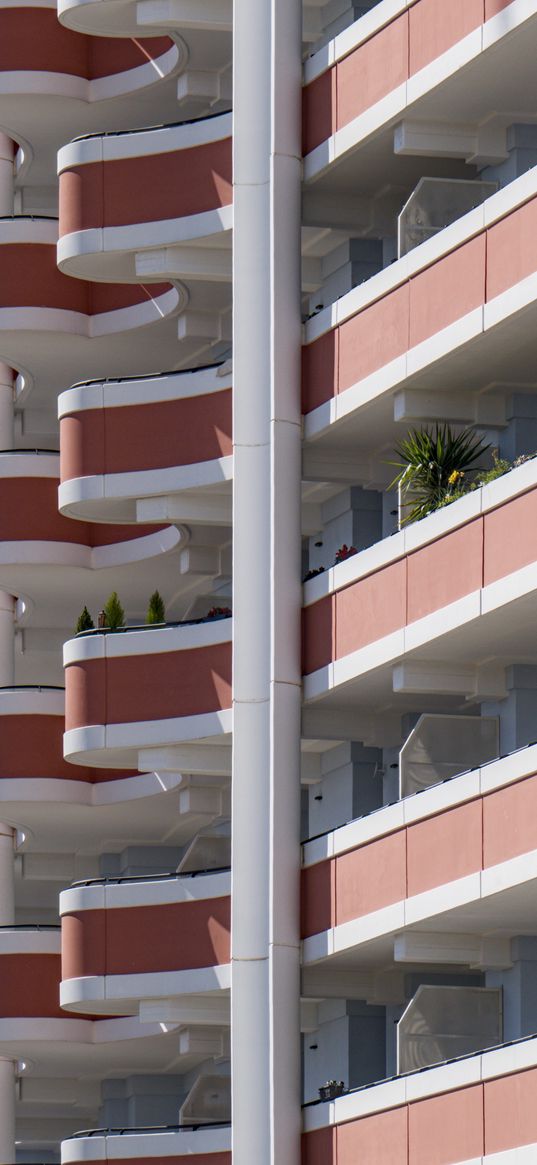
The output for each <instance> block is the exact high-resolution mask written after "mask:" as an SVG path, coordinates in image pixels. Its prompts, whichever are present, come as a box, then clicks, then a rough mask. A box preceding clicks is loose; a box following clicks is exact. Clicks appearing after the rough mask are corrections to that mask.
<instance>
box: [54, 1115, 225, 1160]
mask: <svg viewBox="0 0 537 1165" xmlns="http://www.w3.org/2000/svg"><path fill="white" fill-rule="evenodd" d="M126 1153H128V1154H129V1156H128V1160H129V1161H133V1162H134V1161H136V1162H140V1165H144V1163H145V1162H146V1161H147V1165H153V1162H154V1161H155V1160H156V1159H158V1161H159V1162H160V1161H163V1162H165V1161H168V1160H170V1162H172V1163H173V1162H176V1161H181V1160H182V1159H183V1157H185V1158H188V1160H189V1161H192V1163H193V1165H196V1162H197V1163H198V1165H231V1128H230V1126H229V1125H214V1126H213V1127H205V1128H204V1127H202V1126H199V1125H197V1126H196V1125H194V1126H189V1125H187V1126H183V1127H181V1128H180V1127H177V1128H175V1129H173V1128H172V1129H96V1130H95V1131H94V1132H87V1133H78V1134H77V1136H75V1137H71V1138H70V1140H68V1141H63V1143H62V1165H75V1162H79V1161H80V1162H82V1161H91V1162H94V1165H108V1163H109V1162H111V1161H124V1160H125V1154H126Z"/></svg>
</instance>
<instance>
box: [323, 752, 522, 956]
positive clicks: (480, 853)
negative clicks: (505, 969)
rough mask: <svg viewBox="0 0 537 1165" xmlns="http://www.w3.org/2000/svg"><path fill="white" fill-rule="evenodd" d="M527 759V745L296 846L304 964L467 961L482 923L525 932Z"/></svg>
mask: <svg viewBox="0 0 537 1165" xmlns="http://www.w3.org/2000/svg"><path fill="white" fill-rule="evenodd" d="M536 762H537V748H536V747H535V746H534V745H532V746H531V747H529V748H526V749H521V750H520V751H518V752H516V753H512V754H511V755H510V756H507V757H503V758H501V759H500V760H496V761H492V762H491V763H489V764H486V765H483V766H482V767H481V768H477V769H473V770H471V771H470V772H466V773H463V774H462V775H460V776H458V777H453V778H452V779H451V780H449V781H447V782H445V783H440V784H438V785H437V786H436V787H433V788H430V789H427V790H425V791H423V792H422V793H420V795H419V796H418V797H416V796H411V797H406V798H404V799H403V800H402V801H400V802H398V803H397V804H395V805H390V806H386V807H385V808H383V809H379V810H377V812H375V813H373V814H371V815H370V816H369V817H366V818H362V819H359V820H357V821H354V822H350V823H349V824H348V825H346V826H344V827H343V828H341V829H337V830H335V831H333V832H332V833H330V834H326V835H325V836H324V837H321V838H318V839H316V840H314V841H311V842H309V843H307V844H306V845H305V846H304V863H305V865H304V869H303V873H302V930H303V936H304V963H305V964H314V963H318V962H324V961H326V960H327V959H328V960H329V964H330V966H331V967H336V966H337V965H338V963H339V960H340V959H341V958H343V957H345V959H346V962H345V965H346V966H349V965H350V963H349V960H352V962H353V964H354V965H355V966H362V967H364V966H366V965H367V967H368V968H370V967H371V966H372V965H374V966H383V967H385V966H386V965H389V963H390V962H393V961H395V963H396V964H400V963H401V962H403V963H405V962H415V963H416V964H419V963H420V962H421V961H423V962H425V963H426V964H427V965H429V966H430V965H431V964H435V963H436V964H437V965H443V964H445V963H448V964H452V965H453V964H455V965H456V964H459V965H460V966H461V967H469V966H474V967H475V966H479V965H480V963H481V962H482V961H484V962H485V965H486V957H487V956H486V953H484V952H485V948H486V940H487V935H489V934H490V933H492V931H493V932H494V934H495V935H500V936H501V941H502V942H505V944H506V948H507V949H508V948H509V940H510V938H512V937H515V936H516V935H517V934H526V933H528V934H529V933H531V932H532V930H533V927H534V923H533V922H532V902H533V900H534V895H535V886H536V879H537V864H536V859H537V827H536V825H535V809H534V805H535V804H537V776H536V775H535V769H536ZM517 928H520V929H517ZM528 928H529V929H528ZM489 954H490V952H489ZM502 956H505V950H504V951H502ZM508 962H509V957H507V963H508Z"/></svg>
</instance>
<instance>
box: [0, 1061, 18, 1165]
mask: <svg viewBox="0 0 537 1165" xmlns="http://www.w3.org/2000/svg"><path fill="white" fill-rule="evenodd" d="M0 1161H1V1162H2V1165H14V1162H15V1065H14V1063H13V1061H12V1060H0Z"/></svg>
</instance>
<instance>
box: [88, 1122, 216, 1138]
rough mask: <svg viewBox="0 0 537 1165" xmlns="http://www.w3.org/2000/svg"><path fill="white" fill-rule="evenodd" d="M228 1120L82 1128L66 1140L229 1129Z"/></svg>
mask: <svg viewBox="0 0 537 1165" xmlns="http://www.w3.org/2000/svg"><path fill="white" fill-rule="evenodd" d="M230 1128H231V1122H230V1121H215V1122H214V1124H213V1123H212V1122H211V1121H207V1122H206V1123H205V1124H204V1123H200V1122H199V1121H198V1122H196V1124H186V1125H136V1126H135V1127H133V1128H130V1129H129V1128H125V1129H120V1128H118V1129H115V1128H110V1129H84V1130H83V1131H82V1132H80V1133H73V1134H72V1135H71V1136H70V1137H67V1138H66V1140H68V1141H77V1140H79V1139H80V1138H81V1137H128V1136H132V1135H135V1134H136V1133H141V1134H145V1133H182V1132H188V1131H190V1132H197V1131H198V1130H199V1129H230Z"/></svg>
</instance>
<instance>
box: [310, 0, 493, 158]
mask: <svg viewBox="0 0 537 1165" xmlns="http://www.w3.org/2000/svg"><path fill="white" fill-rule="evenodd" d="M509 3H511V0H449V4H447V3H446V0H415V2H414V3H413V4H411V6H410V7H409V9H408V11H406V12H403V13H401V14H400V15H399V16H396V17H395V19H394V20H392V21H391V23H390V24H387V25H385V26H384V28H381V29H379V31H378V32H376V33H374V35H373V36H371V37H370V38H369V40H367V41H364V42H363V43H362V44H360V45H358V46H357V47H356V48H355V49H354V50H353V51H352V52H351V53H349V54H348V56H346V57H343V58H342V59H341V60H340V61H338V62H337V63H336V64H335V65H334V66H333V67H332V68H331V69H328V70H326V72H324V73H321V75H320V76H319V77H317V78H316V79H315V80H314V81H312V82H311V83H310V84H309V85H306V87H305V88H304V91H303V118H302V121H303V138H302V149H303V153H304V154H308V153H309V152H310V151H311V150H313V149H315V147H316V146H318V145H320V144H321V142H324V141H326V140H327V139H328V138H329V137H330V136H331V135H332V134H333V133H335V132H336V131H337V130H338V129H341V128H342V127H343V126H345V125H348V124H349V122H351V121H353V119H354V118H355V117H358V116H359V115H360V114H361V113H364V112H365V111H366V110H367V109H370V108H371V107H372V106H373V105H375V104H376V103H377V101H380V100H381V99H382V98H383V97H386V96H387V95H388V94H389V93H393V91H394V90H395V89H397V88H398V86H399V85H403V84H404V83H405V81H407V80H408V79H409V77H413V76H414V75H415V74H416V73H418V72H419V70H420V69H423V68H424V67H425V66H426V65H429V64H430V63H431V62H432V61H434V60H436V59H437V58H438V57H440V56H441V55H442V53H445V52H447V50H448V49H450V48H451V47H452V45H454V44H457V43H458V42H459V41H461V40H463V39H464V37H466V36H468V34H469V33H471V32H473V31H474V29H476V28H479V27H480V26H481V24H482V23H483V21H484V20H489V19H490V17H491V16H495V15H496V13H497V12H500V11H502V10H503V9H504V8H506V7H507V6H508V4H509Z"/></svg>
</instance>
